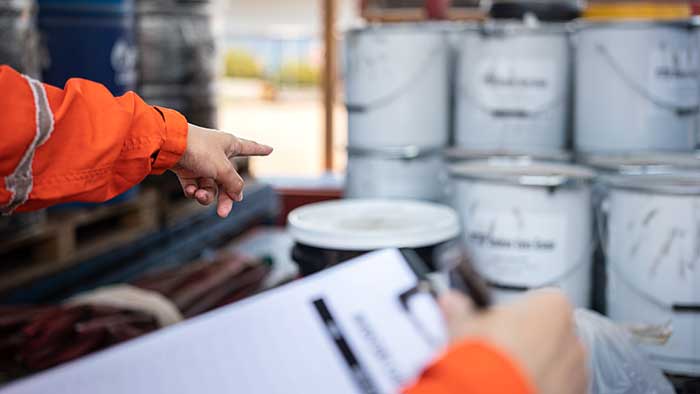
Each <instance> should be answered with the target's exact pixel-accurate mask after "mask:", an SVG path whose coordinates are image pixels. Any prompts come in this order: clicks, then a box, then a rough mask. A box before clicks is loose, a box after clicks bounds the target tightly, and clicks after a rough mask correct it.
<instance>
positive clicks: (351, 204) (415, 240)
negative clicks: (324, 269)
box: [287, 199, 460, 251]
mask: <svg viewBox="0 0 700 394" xmlns="http://www.w3.org/2000/svg"><path fill="white" fill-rule="evenodd" d="M399 208H402V210H401V211H400V212H399V213H400V214H405V212H406V211H410V212H412V213H413V214H422V218H423V219H424V220H422V222H423V223H420V225H419V222H421V220H419V221H417V222H415V223H411V225H412V226H406V227H402V228H401V229H396V228H391V226H388V227H386V228H383V229H382V228H378V229H375V231H368V229H369V226H368V227H367V228H356V229H353V228H350V227H348V226H343V222H344V221H343V220H342V217H356V218H368V216H367V215H366V214H359V213H361V212H365V213H366V212H367V211H368V210H374V211H375V212H377V215H378V216H381V215H386V214H387V213H389V212H391V211H392V210H393V211H395V212H396V211H397V210H399ZM332 212H337V213H338V215H339V218H338V220H337V221H336V222H333V221H332V220H331V219H332V218H331V217H330V216H332ZM309 214H311V215H314V214H315V215H317V216H318V217H320V218H322V220H321V219H315V220H313V219H312V220H309V218H308V216H307V215H309ZM369 219H376V217H375V218H371V217H370V218H369ZM319 223H323V225H319ZM378 223H379V225H380V227H381V224H382V223H383V222H381V221H379V222H378ZM287 224H288V228H289V232H290V234H291V236H292V239H294V241H295V242H297V243H302V244H305V245H309V246H313V247H317V248H322V249H336V250H347V251H367V250H376V249H385V248H420V247H426V246H432V245H437V244H440V243H443V242H446V241H450V240H453V239H455V238H456V237H457V236H459V232H460V225H459V215H458V214H457V212H456V211H455V210H454V209H453V208H451V207H449V206H447V205H442V204H437V203H430V202H425V201H418V200H401V199H398V200H394V199H344V200H334V201H325V202H320V203H315V204H309V205H305V206H302V207H299V208H296V209H294V210H293V211H292V212H290V213H289V216H288V218H287ZM426 224H432V225H426Z"/></svg>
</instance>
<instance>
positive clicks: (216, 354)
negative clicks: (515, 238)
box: [0, 250, 445, 394]
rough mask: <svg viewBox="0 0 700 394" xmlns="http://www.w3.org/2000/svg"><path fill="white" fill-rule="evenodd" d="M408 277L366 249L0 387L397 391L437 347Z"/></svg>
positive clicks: (434, 320) (435, 314)
mask: <svg viewBox="0 0 700 394" xmlns="http://www.w3.org/2000/svg"><path fill="white" fill-rule="evenodd" d="M416 283H417V278H416V276H415V274H414V273H413V271H412V270H411V269H410V268H409V266H408V265H407V264H406V263H405V261H404V260H403V258H402V256H401V255H400V253H399V252H398V251H395V250H387V251H382V252H377V253H373V254H369V255H365V256H362V257H360V258H357V259H355V260H353V261H352V262H348V263H344V264H342V265H340V266H338V267H336V268H333V269H329V270H327V271H324V272H321V273H319V274H317V275H314V276H312V277H310V278H307V279H305V280H303V281H298V282H296V283H292V284H290V285H287V286H284V287H282V288H279V289H276V290H273V291H270V292H267V293H265V294H262V295H260V296H257V297H253V298H251V299H248V300H246V301H243V302H241V303H238V304H235V305H232V306H229V307H225V308H221V309H219V310H216V311H214V312H211V313H208V314H205V315H203V316H200V317H198V318H195V319H192V320H189V321H187V322H183V323H180V324H178V325H175V326H172V327H169V328H166V329H163V330H161V331H159V332H157V333H154V334H151V335H147V336H145V337H142V338H139V339H136V340H133V341H131V342H128V343H125V344H123V345H120V346H116V347H113V348H111V349H108V350H105V351H103V352H100V353H97V354H95V355H92V356H88V357H85V358H83V359H80V360H78V361H76V362H73V363H69V364H66V365H64V366H61V367H58V368H55V369H52V370H49V371H47V372H44V373H41V374H39V375H35V376H33V377H30V378H28V379H25V380H23V381H19V382H18V383H15V384H12V385H10V386H6V387H4V388H3V389H1V390H0V394H30V393H31V394H38V393H51V394H83V393H84V394H127V393H128V394H190V393H191V394H195V393H196V394H205V393H212V394H229V393H231V394H232V393H246V394H251V393H265V394H276V393H279V394H282V393H284V394H293V393H300V394H302V393H303V394H313V393H323V394H330V393H333V394H343V393H347V394H370V393H393V392H397V391H398V389H399V387H400V386H401V385H403V384H406V383H408V382H410V381H411V380H412V379H414V378H415V377H416V376H417V374H418V373H419V372H420V370H421V369H422V368H423V366H425V365H426V364H427V363H428V362H429V361H430V360H431V359H432V358H433V357H434V356H435V355H436V354H437V352H438V351H439V350H440V349H441V348H442V346H443V344H444V343H445V333H444V326H443V322H442V318H441V316H440V313H439V310H438V308H437V305H436V304H435V302H434V300H433V299H432V298H431V297H430V296H428V295H425V294H418V295H415V296H412V297H409V298H408V299H407V300H408V301H407V304H408V305H409V306H410V308H409V309H408V310H410V311H411V312H410V313H409V312H408V311H407V309H406V308H404V307H403V306H402V303H401V301H400V294H402V293H405V292H406V291H408V290H410V289H412V288H414V287H415V285H416ZM324 310H327V312H328V313H326V314H324V313H323V311H324ZM323 316H325V318H324V317H323ZM329 316H330V318H329ZM324 320H325V321H330V320H332V322H331V323H329V324H325V323H324ZM339 338H342V340H341V339H339ZM343 341H344V342H343ZM339 343H340V345H339ZM343 343H345V344H347V347H346V350H347V351H346V352H345V353H343V352H342V351H341V348H342V347H343ZM353 358H354V359H355V360H356V361H357V362H356V363H352V362H348V360H350V361H352V359H353ZM352 364H356V365H354V366H353V367H350V366H349V365H352Z"/></svg>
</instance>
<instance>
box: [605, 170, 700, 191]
mask: <svg viewBox="0 0 700 394" xmlns="http://www.w3.org/2000/svg"><path fill="white" fill-rule="evenodd" d="M601 182H602V183H603V184H604V185H607V186H608V187H610V188H612V189H623V190H632V191H638V192H646V193H652V194H671V195H681V196H694V195H700V174H699V173H697V172H689V171H676V172H672V173H666V174H621V175H607V176H603V177H601Z"/></svg>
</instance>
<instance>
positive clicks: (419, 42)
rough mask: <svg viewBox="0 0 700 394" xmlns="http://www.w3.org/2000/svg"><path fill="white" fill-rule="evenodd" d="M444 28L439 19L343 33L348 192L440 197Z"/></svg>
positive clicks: (445, 132)
mask: <svg viewBox="0 0 700 394" xmlns="http://www.w3.org/2000/svg"><path fill="white" fill-rule="evenodd" d="M448 33H449V31H448V30H447V29H446V28H445V26H444V25H429V26H422V25H412V24H411V25H403V26H401V25H396V26H372V27H368V28H364V29H358V30H353V31H351V32H349V33H348V35H347V37H346V52H347V56H346V59H347V62H346V65H345V81H346V94H347V103H346V104H347V109H348V119H349V126H348V133H349V134H348V168H347V186H346V196H347V197H385V198H413V199H422V200H432V201H439V200H442V199H443V198H444V191H445V187H446V182H447V178H446V176H445V175H444V172H443V171H442V158H441V151H442V149H444V148H445V147H446V146H447V144H448V140H449V122H450V120H449V114H448V112H447V111H446V110H445V109H446V108H448V107H449V99H450V97H449V89H448V86H449V79H448V73H449V69H450V46H449V41H448V40H449V36H448ZM437 174H443V175H437Z"/></svg>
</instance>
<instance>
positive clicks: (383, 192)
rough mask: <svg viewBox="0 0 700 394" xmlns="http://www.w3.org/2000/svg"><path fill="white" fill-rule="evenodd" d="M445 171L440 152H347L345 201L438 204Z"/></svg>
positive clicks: (442, 197) (393, 150) (442, 198)
mask: <svg viewBox="0 0 700 394" xmlns="http://www.w3.org/2000/svg"><path fill="white" fill-rule="evenodd" d="M447 179H448V177H447V169H446V167H445V165H444V162H443V159H442V155H441V151H440V149H423V150H421V149H417V148H412V147H408V148H402V149H382V150H378V149H374V150H369V149H358V148H349V149H348V165H347V173H346V180H345V197H348V198H394V199H414V200H424V201H435V202H440V201H443V200H444V199H445V196H446V191H447V190H446V189H447Z"/></svg>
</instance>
